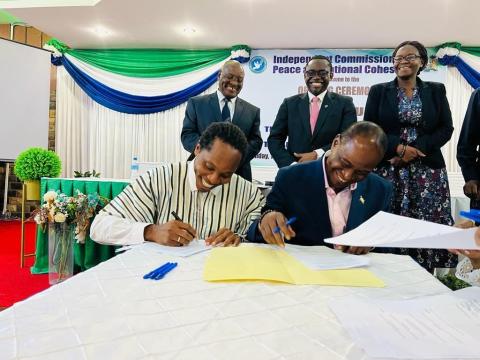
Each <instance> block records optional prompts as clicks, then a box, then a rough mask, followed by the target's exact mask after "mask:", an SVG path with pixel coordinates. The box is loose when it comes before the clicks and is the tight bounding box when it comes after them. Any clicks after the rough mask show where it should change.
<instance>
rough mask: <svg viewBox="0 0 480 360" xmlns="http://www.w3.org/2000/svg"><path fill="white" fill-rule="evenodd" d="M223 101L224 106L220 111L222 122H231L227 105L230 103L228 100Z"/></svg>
mask: <svg viewBox="0 0 480 360" xmlns="http://www.w3.org/2000/svg"><path fill="white" fill-rule="evenodd" d="M224 101H225V104H224V105H223V109H222V120H223V121H232V120H231V119H230V109H229V108H228V103H229V102H230V100H229V99H227V98H225V99H224Z"/></svg>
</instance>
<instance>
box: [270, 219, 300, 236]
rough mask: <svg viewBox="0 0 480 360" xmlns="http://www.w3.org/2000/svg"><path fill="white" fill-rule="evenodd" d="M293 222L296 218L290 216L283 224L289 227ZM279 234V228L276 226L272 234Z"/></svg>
mask: <svg viewBox="0 0 480 360" xmlns="http://www.w3.org/2000/svg"><path fill="white" fill-rule="evenodd" d="M295 221H297V218H296V217H295V216H292V217H291V218H290V219H288V220H287V222H286V223H285V225H290V224H293V223H294V222H295ZM279 232H280V227H279V226H276V227H275V229H273V233H274V234H277V233H279Z"/></svg>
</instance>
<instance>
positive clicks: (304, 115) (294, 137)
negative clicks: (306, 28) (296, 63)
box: [268, 55, 357, 168]
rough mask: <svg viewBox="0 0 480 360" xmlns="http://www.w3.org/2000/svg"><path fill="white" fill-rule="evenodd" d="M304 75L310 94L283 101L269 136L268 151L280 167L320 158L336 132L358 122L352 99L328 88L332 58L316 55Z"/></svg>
mask: <svg viewBox="0 0 480 360" xmlns="http://www.w3.org/2000/svg"><path fill="white" fill-rule="evenodd" d="M304 78H305V84H306V85H307V88H308V93H306V94H300V95H294V96H291V97H288V98H286V99H285V100H283V103H282V105H280V109H279V110H278V113H277V117H276V118H275V122H274V123H273V126H272V128H271V130H270V135H269V136H268V150H269V151H270V154H271V155H272V157H273V159H274V160H275V162H276V163H277V165H278V167H279V168H282V167H284V166H288V165H290V164H292V163H294V162H305V161H310V160H315V159H317V158H320V157H321V156H322V155H323V153H324V152H325V151H327V150H328V149H329V148H330V144H331V143H332V140H333V138H334V137H335V135H337V134H339V133H341V132H342V131H343V130H345V129H346V128H348V127H349V126H350V125H351V124H353V123H354V122H356V121H357V113H356V111H355V106H354V105H353V100H352V98H351V97H348V96H342V95H338V94H336V93H332V92H330V91H328V90H327V89H328V84H329V83H330V80H332V79H333V68H332V63H331V61H330V59H329V58H327V57H325V56H322V55H317V56H314V57H313V58H312V59H311V60H310V61H309V62H308V64H307V66H306V67H305V71H304ZM287 137H288V146H287V148H285V140H286V139H287Z"/></svg>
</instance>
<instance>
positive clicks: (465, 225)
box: [453, 219, 475, 229]
mask: <svg viewBox="0 0 480 360" xmlns="http://www.w3.org/2000/svg"><path fill="white" fill-rule="evenodd" d="M453 226H454V227H456V228H459V229H470V228H472V227H475V223H474V222H473V221H472V220H466V219H465V220H460V221H459V222H456V223H455V224H453Z"/></svg>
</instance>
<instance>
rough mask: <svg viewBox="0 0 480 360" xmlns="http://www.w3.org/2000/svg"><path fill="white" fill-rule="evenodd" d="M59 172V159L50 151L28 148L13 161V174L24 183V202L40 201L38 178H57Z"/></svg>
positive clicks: (60, 167) (60, 168) (60, 166)
mask: <svg viewBox="0 0 480 360" xmlns="http://www.w3.org/2000/svg"><path fill="white" fill-rule="evenodd" d="M61 171H62V163H61V161H60V158H59V157H58V155H57V154H56V153H55V152H53V151H51V150H46V149H42V148H36V147H34V148H30V149H27V150H25V151H22V152H21V153H20V154H19V155H18V157H17V159H16V160H15V167H14V172H15V175H17V177H18V178H19V179H20V180H21V181H23V182H24V183H25V186H26V189H27V191H26V194H25V199H26V200H40V178H42V177H57V176H58V175H60V172H61Z"/></svg>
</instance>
